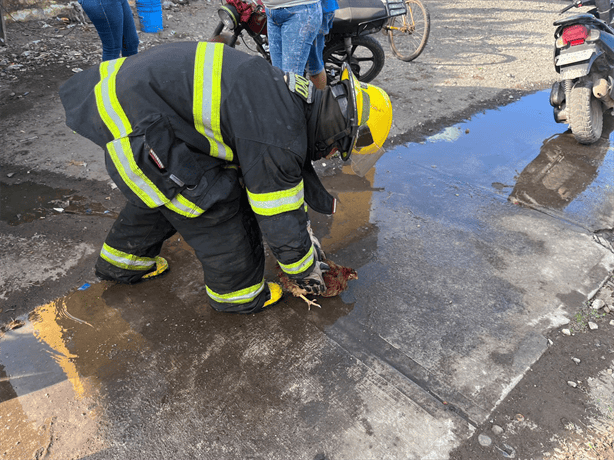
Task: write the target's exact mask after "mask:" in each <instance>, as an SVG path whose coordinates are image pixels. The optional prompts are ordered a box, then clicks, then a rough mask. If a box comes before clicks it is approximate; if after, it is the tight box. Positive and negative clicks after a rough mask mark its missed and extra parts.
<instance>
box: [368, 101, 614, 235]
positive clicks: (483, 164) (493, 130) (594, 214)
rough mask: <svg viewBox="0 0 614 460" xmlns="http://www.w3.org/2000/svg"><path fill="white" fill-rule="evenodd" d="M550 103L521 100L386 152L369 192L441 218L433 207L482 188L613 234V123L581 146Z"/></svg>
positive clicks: (608, 119)
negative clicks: (398, 197)
mask: <svg viewBox="0 0 614 460" xmlns="http://www.w3.org/2000/svg"><path fill="white" fill-rule="evenodd" d="M548 96H549V95H548V92H546V91H544V92H539V93H536V94H532V95H529V96H526V97H524V98H522V99H521V100H519V101H518V102H516V103H514V104H511V105H508V106H506V107H502V108H500V109H497V110H489V111H486V112H484V113H482V114H479V115H476V116H474V117H473V118H472V119H471V120H469V121H468V122H466V123H461V124H458V125H455V126H452V127H448V128H446V129H444V130H442V131H441V132H440V133H437V134H435V135H433V136H431V137H430V138H427V140H426V141H425V142H424V143H421V144H417V143H411V144H407V145H405V146H401V147H398V148H396V149H394V150H392V151H389V152H387V153H386V154H385V155H384V156H383V157H382V158H381V159H380V161H379V162H378V164H377V165H376V168H377V174H376V177H375V179H376V180H375V182H374V184H375V186H377V187H382V188H385V189H386V191H387V193H389V194H402V195H412V200H411V201H412V202H413V203H412V206H413V207H412V209H413V210H414V211H420V212H424V213H426V214H428V215H436V214H438V213H440V212H442V208H441V206H438V205H437V203H435V202H437V201H439V202H442V201H445V200H450V199H453V197H455V196H458V194H462V193H471V191H472V190H475V189H478V190H479V189H481V190H482V193H483V191H484V190H486V191H487V192H488V194H491V193H492V194H494V195H495V196H498V197H500V198H503V199H509V201H511V202H512V203H515V204H523V205H526V206H529V207H534V208H540V209H546V211H547V212H549V213H551V214H554V215H557V216H561V217H563V218H565V219H566V220H570V221H572V222H576V223H578V224H579V225H581V226H583V227H585V228H589V229H591V230H596V229H599V228H607V227H611V221H612V218H614V210H613V209H612V205H611V204H608V202H610V203H611V201H612V199H613V196H614V187H613V184H614V158H613V156H614V155H612V147H611V141H612V139H613V136H612V132H613V131H614V117H612V116H611V115H609V114H607V115H606V116H605V118H604V132H603V135H602V139H601V140H600V141H599V142H597V143H595V144H592V145H589V146H586V145H581V144H578V143H577V142H576V140H575V139H574V138H573V136H572V134H571V133H570V132H567V131H566V128H567V127H566V125H561V124H558V123H555V122H554V120H553V118H552V113H551V112H552V109H551V107H550V105H549V103H548ZM434 178H438V179H439V180H442V181H444V182H445V184H446V187H447V190H445V191H444V190H442V189H441V187H440V186H436V185H435V182H434V181H433V180H432V179H434ZM434 188H437V190H434ZM476 191H477V190H476Z"/></svg>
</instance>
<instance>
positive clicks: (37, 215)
mask: <svg viewBox="0 0 614 460" xmlns="http://www.w3.org/2000/svg"><path fill="white" fill-rule="evenodd" d="M64 212H65V213H68V214H83V215H85V214H87V215H104V216H108V217H113V218H116V217H117V213H114V212H111V211H108V210H107V209H105V207H104V206H102V205H101V204H99V203H88V202H87V200H86V199H85V198H83V197H80V196H78V195H74V192H73V191H72V190H68V189H55V188H52V187H48V186H46V185H41V184H36V183H34V182H22V183H19V184H3V185H2V194H1V195H0V220H3V221H5V222H6V223H7V224H9V225H11V226H16V225H19V224H24V223H28V222H32V221H34V220H37V219H42V218H44V217H46V216H48V215H50V214H59V213H64Z"/></svg>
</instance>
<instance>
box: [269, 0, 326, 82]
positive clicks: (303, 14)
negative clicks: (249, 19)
mask: <svg viewBox="0 0 614 460" xmlns="http://www.w3.org/2000/svg"><path fill="white" fill-rule="evenodd" d="M266 13H267V31H268V32H267V33H268V36H269V52H270V53H271V64H273V65H274V66H275V67H279V68H280V69H281V70H283V71H284V72H294V73H296V74H299V75H303V74H304V73H305V64H307V57H308V56H309V50H310V49H311V44H312V43H313V41H314V39H315V38H316V35H317V34H318V30H320V26H321V24H322V6H321V5H320V2H319V1H318V2H317V3H310V4H308V5H298V6H292V7H289V8H275V9H273V10H270V9H268V8H267V9H266Z"/></svg>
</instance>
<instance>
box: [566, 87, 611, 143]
mask: <svg viewBox="0 0 614 460" xmlns="http://www.w3.org/2000/svg"><path fill="white" fill-rule="evenodd" d="M569 127H570V128H571V132H572V133H573V136H574V137H575V138H576V140H577V141H578V142H579V143H580V144H592V143H593V142H596V141H598V140H599V138H600V137H601V131H602V129H603V108H602V106H601V101H600V100H599V99H597V98H596V97H594V96H593V89H592V88H591V87H588V86H584V85H581V84H580V85H576V86H574V87H573V89H572V90H571V95H570V96H569Z"/></svg>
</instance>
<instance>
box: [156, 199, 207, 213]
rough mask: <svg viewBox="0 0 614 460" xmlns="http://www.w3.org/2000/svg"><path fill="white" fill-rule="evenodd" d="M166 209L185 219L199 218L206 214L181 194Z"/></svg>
mask: <svg viewBox="0 0 614 460" xmlns="http://www.w3.org/2000/svg"><path fill="white" fill-rule="evenodd" d="M166 207H167V208H168V209H170V210H171V211H175V212H176V213H177V214H181V215H182V216H185V217H198V216H200V215H201V214H202V213H203V212H205V210H204V209H201V208H199V207H198V206H196V205H195V204H194V203H192V202H191V201H190V200H188V199H187V198H185V197H184V196H183V195H181V194H178V195H177V196H176V197H175V198H173V199H172V200H171V202H170V203H166Z"/></svg>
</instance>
